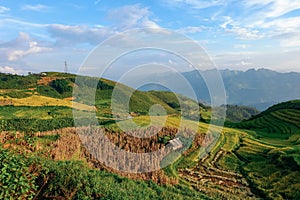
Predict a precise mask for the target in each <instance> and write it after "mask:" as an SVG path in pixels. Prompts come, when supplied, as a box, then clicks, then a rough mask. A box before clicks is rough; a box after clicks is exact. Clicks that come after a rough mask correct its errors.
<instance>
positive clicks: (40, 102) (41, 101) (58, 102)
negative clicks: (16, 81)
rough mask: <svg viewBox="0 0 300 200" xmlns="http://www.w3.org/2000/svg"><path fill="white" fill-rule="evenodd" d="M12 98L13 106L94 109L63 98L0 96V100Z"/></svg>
mask: <svg viewBox="0 0 300 200" xmlns="http://www.w3.org/2000/svg"><path fill="white" fill-rule="evenodd" d="M4 99H6V100H8V99H9V100H12V103H13V105H14V106H67V107H70V108H72V107H74V108H76V109H78V110H86V111H94V107H93V106H88V105H85V104H81V103H77V102H73V101H69V100H64V99H55V98H51V97H45V96H37V95H33V96H30V97H27V98H20V99H19V98H10V97H8V98H4V97H2V96H0V100H4Z"/></svg>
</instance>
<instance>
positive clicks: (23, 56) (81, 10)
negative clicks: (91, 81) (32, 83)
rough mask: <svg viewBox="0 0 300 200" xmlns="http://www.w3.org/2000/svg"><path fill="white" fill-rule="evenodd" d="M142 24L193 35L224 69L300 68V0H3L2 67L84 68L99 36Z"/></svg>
mask: <svg viewBox="0 0 300 200" xmlns="http://www.w3.org/2000/svg"><path fill="white" fill-rule="evenodd" d="M137 28H152V29H159V28H164V29H169V30H171V31H174V32H176V33H178V34H183V35H185V36H187V37H189V38H190V39H192V40H194V41H195V42H196V43H197V44H199V45H200V46H201V47H202V48H203V49H204V50H205V51H206V52H207V54H208V55H209V56H210V58H211V60H212V61H213V62H214V63H215V65H216V67H218V68H219V69H227V68H228V69H232V70H247V69H250V68H266V69H271V70H276V71H279V72H290V71H296V72H300V1H298V0H151V1H149V0H140V1H134V0H124V1H120V0H95V1H88V0H87V1H81V0H72V1H67V0H51V1H45V0H40V1H36V0H30V1H29V0H0V72H5V73H18V74H27V73H28V72H41V71H63V70H64V61H65V60H66V61H67V63H68V70H69V71H70V72H73V73H76V72H77V71H78V69H79V67H80V66H81V65H82V63H83V62H84V60H85V59H86V58H87V56H88V55H89V53H90V52H91V51H92V50H93V49H94V48H95V47H96V46H97V45H98V44H99V43H101V42H103V41H105V40H106V39H108V38H110V37H113V36H114V35H116V34H119V33H122V32H124V31H129V30H132V29H137ZM169 62H170V60H169Z"/></svg>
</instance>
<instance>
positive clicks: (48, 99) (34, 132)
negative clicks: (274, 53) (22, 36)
mask: <svg viewBox="0 0 300 200" xmlns="http://www.w3.org/2000/svg"><path fill="white" fill-rule="evenodd" d="M6 76H8V77H9V81H8V80H7V81H8V82H5V80H4V81H3V82H4V83H5V84H3V85H5V87H4V86H3V87H2V89H1V90H0V103H1V106H0V142H1V145H0V161H1V162H0V169H1V171H0V199H2V198H8V199H9V198H10V199H16V198H18V197H19V198H21V199H299V198H300V193H299V191H298V188H299V184H300V180H298V179H295V177H299V176H300V157H299V155H300V152H299V145H300V131H299V130H300V127H299V121H300V113H299V108H300V106H299V104H300V100H294V101H289V102H284V103H281V104H278V105H275V106H273V107H270V108H269V109H267V110H266V111H264V112H262V113H260V114H257V112H258V111H257V110H255V109H253V108H249V107H245V106H233V105H226V107H227V108H228V110H227V114H228V118H227V121H226V125H227V127H224V128H223V130H222V132H221V133H220V135H219V137H216V139H217V140H216V141H215V143H214V145H211V146H210V145H209V146H208V147H207V146H206V145H207V142H209V141H211V140H212V135H210V134H209V133H210V131H211V132H214V130H217V129H219V127H217V126H216V125H209V124H208V123H207V122H209V121H210V114H211V110H210V109H211V108H210V107H209V106H205V105H203V104H201V103H197V105H199V106H200V113H199V111H198V110H195V106H196V102H195V101H193V100H191V99H190V98H188V97H184V96H181V95H179V97H180V101H182V102H183V103H182V105H181V106H183V107H185V108H186V109H185V110H186V113H183V116H181V115H180V111H181V110H182V107H181V106H180V105H179V102H178V99H177V98H176V96H175V95H174V94H173V93H171V92H167V91H148V92H142V91H135V90H134V89H132V88H130V87H128V86H125V85H121V86H120V87H121V93H119V94H118V96H117V100H116V101H117V103H118V101H119V100H120V102H122V101H121V100H122V99H123V98H125V97H126V96H129V95H130V94H131V92H133V95H132V98H131V99H130V102H129V104H130V105H129V106H130V112H131V113H128V115H129V114H130V115H132V118H130V119H129V118H128V117H127V116H128V115H127V116H126V117H125V118H122V117H119V118H115V117H114V116H112V115H111V108H110V98H111V95H112V91H113V88H114V86H115V84H116V83H115V82H113V81H110V80H107V79H101V80H100V81H99V83H98V79H97V78H92V77H81V79H80V81H78V82H76V84H75V81H74V80H75V75H72V74H64V73H56V72H51V73H50V72H47V73H46V75H45V74H38V75H33V74H32V75H30V76H15V75H3V74H1V77H2V78H5V77H6ZM95 81H96V82H97V85H96V86H95V87H96V88H97V90H96V98H95V104H93V102H92V101H89V100H87V99H86V98H85V97H86V96H85V95H89V94H90V92H91V91H92V88H93V85H95ZM19 82H22V84H23V85H22V86H17V87H16V88H14V85H16V84H17V85H18V84H19ZM76 88H82V89H83V90H80V91H82V92H81V93H79V94H78V95H77V96H76V97H75V98H71V97H72V91H73V89H76ZM153 104H159V105H162V106H163V107H164V108H165V110H166V111H167V113H166V114H167V116H160V115H159V113H152V116H151V120H152V122H153V124H151V126H149V127H147V126H145V125H148V124H149V121H150V117H149V113H148V110H149V108H150V107H151V106H152V105H153ZM73 106H74V107H75V108H76V109H77V112H78V116H77V117H80V118H81V117H84V116H86V115H89V114H90V113H91V112H96V116H97V119H98V121H99V122H100V124H101V125H102V126H101V127H93V128H95V129H93V130H94V132H93V133H95V135H93V140H91V141H90V142H89V143H88V144H89V145H91V144H92V143H93V144H94V143H95V145H97V144H98V146H99V143H97V142H98V141H99V138H98V139H97V137H99V134H98V133H99V132H98V131H102V132H103V133H104V134H105V135H106V136H107V138H108V139H109V140H110V141H111V142H112V143H114V144H115V145H116V146H118V147H120V148H121V149H123V150H125V151H128V152H134V153H147V152H153V151H156V150H158V149H161V148H166V147H167V145H168V144H169V142H170V140H172V139H174V138H175V137H177V138H179V139H180V140H181V141H182V142H183V144H184V145H187V149H186V150H184V151H183V149H182V148H179V149H175V150H173V151H172V152H171V153H170V154H169V155H167V156H166V157H165V158H164V159H163V160H162V162H163V161H164V160H168V159H170V158H173V157H174V158H176V159H175V161H174V162H172V163H171V165H169V166H167V167H165V168H163V169H160V170H157V171H153V172H148V173H126V172H122V171H117V170H114V169H112V168H110V167H107V166H105V165H104V164H103V163H101V162H100V161H99V160H97V158H95V157H94V156H93V155H95V154H92V150H90V149H89V148H87V146H86V145H85V144H86V143H85V142H84V141H86V140H83V138H82V136H81V137H79V136H78V132H76V131H78V130H81V131H83V132H84V131H87V133H90V132H89V128H90V127H89V126H88V127H87V126H86V125H91V124H89V123H90V121H89V120H88V119H87V120H86V121H85V119H84V118H82V121H83V124H82V125H83V127H81V128H80V129H78V128H77V129H75V128H74V119H73V115H72V109H73ZM220 109H222V108H220ZM195 113H198V114H201V121H200V122H199V121H196V120H194V119H191V116H195ZM253 115H254V116H253ZM251 116H252V117H251ZM182 117H183V118H182ZM248 117H251V118H250V119H248V120H244V121H242V122H234V121H240V120H243V119H246V118H248ZM129 120H133V121H134V122H135V123H136V124H138V125H140V126H142V127H146V128H142V129H140V130H134V132H131V133H134V134H141V133H143V134H147V135H151V136H150V137H147V138H139V137H134V136H133V135H129V134H128V133H126V132H124V131H123V130H121V129H120V128H119V125H120V124H123V123H127V122H128V121H129ZM164 120H165V121H164ZM116 121H118V123H116ZM161 122H164V124H163V128H159V127H157V126H156V123H157V124H160V123H161ZM84 123H85V124H84ZM65 127H68V128H65ZM179 127H181V128H182V129H181V130H179ZM209 127H211V130H210V131H208V129H209ZM177 131H180V133H182V134H179V135H176V133H177ZM191 133H193V134H195V137H194V139H193V140H192V141H190V140H189V139H187V136H188V135H189V134H191ZM86 135H88V134H86ZM206 136H207V137H206ZM101 147H102V148H104V146H103V145H102V146H101ZM210 148H211V149H210ZM104 149H107V148H104ZM113 153H114V151H110V150H109V149H108V150H107V152H106V153H105V156H106V157H108V158H109V157H110V156H111V155H112V154H113ZM96 155H97V154H96ZM117 161H118V162H124V166H125V165H126V166H127V165H128V166H129V164H130V163H127V160H126V158H125V157H123V158H119V159H117ZM159 164H161V163H159ZM16 188H18V189H16Z"/></svg>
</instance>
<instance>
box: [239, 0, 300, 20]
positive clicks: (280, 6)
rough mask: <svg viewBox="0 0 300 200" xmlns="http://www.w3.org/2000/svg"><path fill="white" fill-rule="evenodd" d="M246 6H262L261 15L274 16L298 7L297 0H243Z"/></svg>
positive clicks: (299, 4) (299, 3)
mask: <svg viewBox="0 0 300 200" xmlns="http://www.w3.org/2000/svg"><path fill="white" fill-rule="evenodd" d="M244 2H245V5H246V7H250V8H251V7H252V8H253V7H255V8H263V11H261V13H260V15H259V16H261V17H268V18H275V17H279V16H282V15H284V14H287V13H289V12H291V11H294V10H297V9H300V1H298V0H264V1H262V0H245V1H244Z"/></svg>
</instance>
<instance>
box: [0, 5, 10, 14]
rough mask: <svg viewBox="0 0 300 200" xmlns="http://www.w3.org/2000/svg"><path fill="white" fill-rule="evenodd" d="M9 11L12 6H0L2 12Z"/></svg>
mask: <svg viewBox="0 0 300 200" xmlns="http://www.w3.org/2000/svg"><path fill="white" fill-rule="evenodd" d="M8 11H10V8H7V7H4V6H0V14H1V13H5V12H8Z"/></svg>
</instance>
